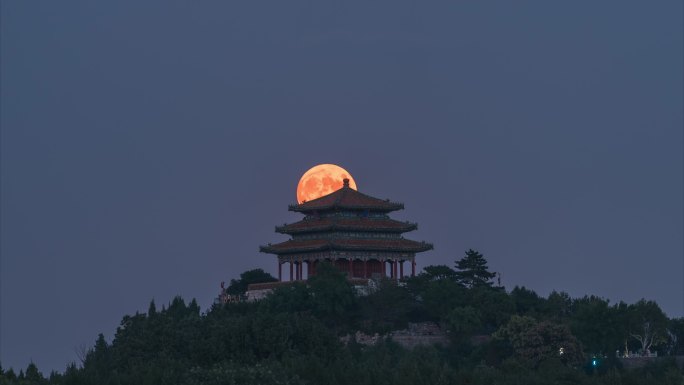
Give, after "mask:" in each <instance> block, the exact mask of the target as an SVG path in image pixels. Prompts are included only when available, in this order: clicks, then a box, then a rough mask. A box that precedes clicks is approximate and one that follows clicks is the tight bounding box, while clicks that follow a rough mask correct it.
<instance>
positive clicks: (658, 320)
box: [629, 299, 667, 354]
mask: <svg viewBox="0 0 684 385" xmlns="http://www.w3.org/2000/svg"><path fill="white" fill-rule="evenodd" d="M630 310H631V312H630V313H631V317H630V318H631V320H630V321H631V322H630V333H629V334H630V336H632V338H634V339H636V340H637V341H639V343H640V344H641V352H642V354H646V353H648V352H650V350H651V347H653V346H654V345H658V344H659V343H661V342H664V341H665V329H666V327H667V316H665V313H663V311H662V310H660V307H659V306H658V304H657V303H655V302H653V301H646V300H644V299H641V300H639V302H637V303H635V304H634V305H631V306H630Z"/></svg>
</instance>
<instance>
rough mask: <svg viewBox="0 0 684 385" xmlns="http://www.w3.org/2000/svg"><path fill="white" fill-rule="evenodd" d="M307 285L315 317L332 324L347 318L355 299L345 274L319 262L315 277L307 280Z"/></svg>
mask: <svg viewBox="0 0 684 385" xmlns="http://www.w3.org/2000/svg"><path fill="white" fill-rule="evenodd" d="M308 284H309V287H310V290H311V295H312V297H313V305H314V311H315V313H316V314H317V315H319V316H321V317H322V318H324V319H326V320H327V321H328V322H329V323H333V324H339V323H341V322H342V321H343V320H344V318H346V317H347V316H348V313H349V309H350V308H351V307H352V306H353V305H354V304H355V300H356V297H355V295H354V289H353V288H352V286H351V284H350V283H349V281H348V280H347V274H345V273H343V272H341V271H339V270H338V269H337V268H335V267H334V266H333V265H331V264H329V263H326V262H321V263H320V264H319V265H318V266H317V267H316V275H314V276H313V277H311V278H309V280H308Z"/></svg>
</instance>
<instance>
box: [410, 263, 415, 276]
mask: <svg viewBox="0 0 684 385" xmlns="http://www.w3.org/2000/svg"><path fill="white" fill-rule="evenodd" d="M415 276H416V261H411V277H415Z"/></svg>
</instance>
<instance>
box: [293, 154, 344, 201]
mask: <svg viewBox="0 0 684 385" xmlns="http://www.w3.org/2000/svg"><path fill="white" fill-rule="evenodd" d="M345 178H346V179H349V187H351V188H353V189H354V190H356V182H354V178H352V176H351V174H350V173H349V171H347V170H345V169H343V168H342V167H340V166H338V165H335V164H328V163H325V164H319V165H318V166H314V167H311V168H310V169H309V171H307V172H305V173H304V175H302V178H301V179H299V184H298V185H297V202H299V203H304V202H307V201H310V200H312V199H316V198H320V197H322V196H324V195H328V194H330V193H331V192H333V191H336V190H339V189H341V188H342V185H343V183H344V182H343V179H345Z"/></svg>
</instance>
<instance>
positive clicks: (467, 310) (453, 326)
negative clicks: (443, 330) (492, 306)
mask: <svg viewBox="0 0 684 385" xmlns="http://www.w3.org/2000/svg"><path fill="white" fill-rule="evenodd" d="M446 324H447V330H448V331H449V336H450V337H451V339H452V340H453V341H454V342H455V343H457V344H462V343H464V342H466V341H467V339H468V338H469V337H470V336H472V335H473V334H474V333H475V332H476V331H478V330H479V329H480V328H481V327H482V322H481V320H480V313H479V312H478V311H477V309H475V308H473V307H470V306H465V307H456V308H454V309H453V310H451V312H449V314H448V315H447V316H446Z"/></svg>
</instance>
